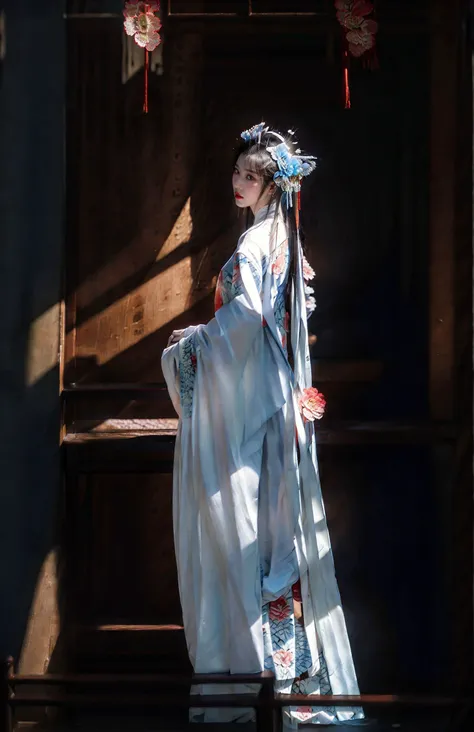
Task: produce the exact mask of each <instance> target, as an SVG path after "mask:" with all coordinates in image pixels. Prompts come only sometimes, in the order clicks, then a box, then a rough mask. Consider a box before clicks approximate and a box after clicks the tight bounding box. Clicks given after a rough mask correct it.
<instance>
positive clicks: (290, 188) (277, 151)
mask: <svg viewBox="0 0 474 732" xmlns="http://www.w3.org/2000/svg"><path fill="white" fill-rule="evenodd" d="M288 134H289V135H291V136H293V135H294V134H295V133H294V131H293V130H288ZM262 135H266V136H267V137H268V136H269V135H272V136H273V137H275V138H276V139H277V140H279V141H280V142H279V143H278V144H276V145H267V146H266V147H265V149H266V150H267V152H269V153H270V155H271V156H272V158H273V160H274V161H275V162H276V164H277V166H278V170H277V172H276V173H275V175H274V176H273V180H274V181H275V183H276V184H277V186H279V187H280V188H281V189H282V191H283V192H284V194H285V199H286V204H287V206H288V207H290V206H292V205H293V202H292V194H293V193H298V192H299V191H300V190H301V181H302V179H303V178H304V176H306V175H309V174H310V173H312V172H313V170H314V169H315V167H316V160H317V158H315V157H314V156H312V155H301V150H300V149H297V150H295V152H294V153H293V152H292V151H291V149H290V147H289V145H288V143H287V142H286V141H285V138H284V137H283V136H282V135H280V133H279V132H275V131H274V130H271V129H270V128H269V127H267V126H266V125H265V122H260V123H259V124H257V125H254V126H253V127H251V128H250V129H248V130H244V131H243V132H242V133H241V135H240V136H241V138H242V139H243V140H245V142H251V141H252V140H255V141H256V142H257V143H258V144H261V141H262Z"/></svg>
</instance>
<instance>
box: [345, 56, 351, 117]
mask: <svg viewBox="0 0 474 732" xmlns="http://www.w3.org/2000/svg"><path fill="white" fill-rule="evenodd" d="M350 108H351V90H350V86H349V51H348V50H347V49H346V50H345V51H344V109H350Z"/></svg>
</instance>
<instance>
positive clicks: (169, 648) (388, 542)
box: [64, 0, 472, 692]
mask: <svg viewBox="0 0 474 732" xmlns="http://www.w3.org/2000/svg"><path fill="white" fill-rule="evenodd" d="M80 5H81V7H80V8H78V4H77V3H74V2H72V3H71V9H70V17H69V20H68V28H69V46H68V49H69V50H68V53H69V67H68V89H69V103H68V115H67V132H68V160H69V163H68V173H67V176H68V194H69V200H68V225H67V231H68V237H67V247H66V289H67V308H66V323H65V348H64V373H65V389H64V405H65V409H64V414H65V430H64V431H65V439H64V445H65V455H66V463H65V464H66V473H65V474H66V480H65V496H66V503H65V505H66V515H67V522H68V523H67V524H66V526H67V536H66V540H65V547H66V552H65V554H66V557H68V558H69V564H66V567H67V569H68V571H67V572H66V573H65V580H64V582H65V588H66V592H65V594H66V610H65V623H66V626H65V627H66V628H69V629H70V631H71V633H70V636H71V638H74V639H75V641H76V645H75V646H74V647H73V646H71V649H72V650H71V659H72V663H75V664H76V665H79V666H80V665H82V666H84V665H91V664H95V665H97V664H98V663H99V661H100V660H101V659H102V661H103V660H104V658H105V657H106V656H107V657H110V656H114V657H115V658H116V657H117V655H118V654H119V653H124V652H126V653H127V654H128V659H129V660H128V663H132V662H136V663H139V664H143V663H144V657H145V655H147V656H148V658H149V660H150V663H155V662H159V661H160V653H161V654H162V655H163V654H164V655H165V656H166V662H167V663H169V662H170V659H171V660H173V659H174V661H175V662H176V664H177V665H180V664H183V663H185V662H186V660H185V659H186V654H185V649H184V645H183V639H182V634H180V631H179V627H180V623H181V615H180V606H179V597H178V592H177V586H176V571H175V565H174V555H173V541H172V523H171V469H172V454H173V436H174V431H175V428H176V418H175V417H176V415H175V414H174V412H173V409H172V406H171V403H170V401H169V399H168V397H167V393H166V390H165V389H164V385H163V376H162V373H161V370H160V356H161V351H162V349H163V347H164V346H165V344H166V341H167V339H168V336H169V334H170V332H171V331H172V330H173V329H174V328H178V327H182V326H185V325H188V324H191V323H198V322H207V321H208V320H209V319H210V318H211V317H212V314H213V313H212V300H213V290H214V286H215V281H216V276H217V274H218V272H219V269H220V267H221V265H222V264H223V263H224V262H225V261H226V259H227V258H228V256H229V255H230V254H231V252H232V251H233V248H234V247H235V242H236V238H237V236H238V234H239V232H240V230H241V227H242V222H241V221H239V219H238V217H237V216H236V212H235V210H234V204H233V200H232V191H231V186H230V175H231V170H232V146H233V143H234V141H235V140H236V137H237V136H238V134H239V133H240V130H242V129H244V128H247V127H249V126H250V125H251V124H253V123H255V122H257V121H259V120H260V119H262V117H263V118H264V119H266V121H267V122H268V123H270V124H271V125H274V126H276V127H277V128H280V129H282V130H286V129H288V128H290V127H294V126H296V127H297V130H298V139H299V142H300V144H301V146H302V147H303V148H304V149H305V150H307V151H309V152H310V153H313V154H316V155H318V157H319V158H320V164H319V168H318V170H317V172H316V173H315V174H314V175H313V176H311V178H310V179H308V182H307V183H306V182H305V186H304V189H303V194H302V198H303V216H304V225H305V229H306V233H307V244H308V251H309V258H310V260H311V263H312V264H313V266H314V268H315V269H316V271H317V280H316V300H317V303H318V308H317V310H316V312H315V314H314V315H313V317H312V318H311V320H310V330H311V353H312V359H313V376H314V382H315V384H316V385H317V386H318V387H319V388H320V389H321V390H322V391H323V392H324V394H325V395H326V398H327V401H328V410H327V416H326V417H325V419H324V420H323V422H322V424H321V425H320V426H318V439H319V456H320V462H321V472H322V482H323V490H324V496H325V501H326V506H327V512H328V520H329V525H330V531H331V536H332V541H333V546H334V553H335V560H336V567H337V575H338V579H339V583H340V588H341V594H342V599H343V603H344V608H345V611H346V617H347V622H348V626H349V632H350V636H351V642H352V645H353V649H354V656H355V661H356V665H357V669H358V674H359V678H360V682H361V687H362V689H363V690H366V691H371V692H376V691H399V690H402V689H406V690H410V691H414V690H434V689H436V688H438V687H440V688H441V687H445V686H446V684H447V683H448V685H449V684H451V685H453V686H455V687H456V688H458V687H459V686H461V685H463V684H464V683H466V682H467V680H468V679H469V678H470V676H471V666H470V659H469V657H468V654H466V653H465V651H464V650H463V643H465V647H466V648H468V647H469V644H468V643H467V642H466V641H467V639H468V638H470V637H471V633H472V627H471V614H470V604H469V600H468V598H469V593H470V591H471V588H472V571H471V570H472V567H471V564H470V563H469V562H467V563H466V561H465V557H467V556H468V555H469V551H470V543H471V539H472V537H471V536H470V533H469V531H470V524H469V520H468V518H469V505H470V503H469V478H468V477H467V476H468V472H469V469H468V468H467V467H466V466H467V465H468V464H469V459H470V458H469V452H470V448H469V437H468V436H469V429H470V428H469V426H468V425H469V417H467V414H468V410H467V409H466V407H465V406H464V407H463V404H464V405H465V401H464V402H463V393H464V394H465V393H466V390H469V389H470V383H469V377H468V374H469V366H467V363H468V359H469V357H468V352H469V343H470V334H469V323H470V308H469V302H470V300H469V297H470V295H469V292H470V284H469V280H468V276H467V274H466V272H467V268H468V266H469V262H470V252H469V234H468V233H467V231H468V229H469V220H470V213H469V210H468V205H469V204H468V203H467V199H466V196H465V194H464V193H463V190H464V189H462V181H463V180H467V178H468V176H469V172H468V162H469V161H466V156H465V155H462V154H461V152H462V151H461V145H460V142H458V141H459V140H460V139H462V137H460V136H462V130H463V129H466V119H468V116H469V115H468V114H467V111H466V110H467V103H466V102H465V101H463V90H464V89H465V87H464V86H463V85H464V84H465V82H466V78H465V68H466V66H465V65H464V62H465V58H464V56H463V48H462V35H461V29H462V23H461V20H462V3H459V4H456V3H453V4H452V5H453V7H452V8H451V9H450V10H449V12H448V11H446V10H443V4H442V3H435V4H430V3H418V4H417V5H416V9H414V8H413V5H412V3H409V2H403V3H402V2H396V3H394V2H389V1H388V0H387V1H386V2H383V0H380V2H379V3H377V13H378V17H379V21H380V28H381V30H380V33H379V36H378V56H379V65H380V67H379V69H378V70H376V71H368V70H364V69H362V68H361V67H360V65H359V66H358V65H354V66H353V67H352V68H351V74H350V81H351V95H352V109H351V110H345V109H344V107H343V103H342V69H341V53H342V49H341V43H340V35H339V34H340V28H339V26H338V25H337V22H336V21H335V17H334V11H333V6H332V3H330V2H324V1H323V0H319V2H310V1H309V0H298V2H296V3H295V2H293V3H291V4H289V3H285V2H276V0H275V1H273V0H272V1H270V0H268V1H267V0H265V1H264V0H255V2H254V3H253V6H252V7H253V12H254V13H257V15H251V16H249V15H248V7H249V6H248V3H247V2H245V3H243V2H239V1H238V0H236V1H235V2H233V3H226V7H227V11H228V13H229V15H226V16H223V17H216V16H212V17H211V16H208V15H206V13H207V12H208V11H215V10H216V8H217V6H219V7H222V3H206V2H203V3H198V4H196V3H193V4H191V5H190V4H189V3H185V2H171V3H169V6H168V12H170V15H166V13H165V12H163V15H164V16H165V17H163V21H164V42H163V45H162V47H161V49H160V53H161V52H162V57H161V61H160V63H159V64H158V70H159V71H160V73H159V74H158V73H156V72H153V73H152V74H151V75H150V79H149V113H148V114H147V115H144V114H143V113H142V95H143V81H144V79H143V71H142V70H141V69H140V67H139V65H138V71H136V72H135V73H132V72H131V71H130V64H129V65H128V66H127V59H126V58H125V59H124V53H125V51H126V48H125V50H124V43H125V41H124V35H123V33H122V28H121V18H120V14H119V10H120V8H119V7H118V6H120V3H115V4H113V3H111V5H112V6H113V7H112V8H111V12H110V14H108V13H103V14H102V15H100V14H99V15H95V16H94V13H90V14H89V15H84V13H83V12H82V13H81V12H80V11H84V3H82V4H80ZM197 5H199V6H200V11H199V12H198V11H196V6H197ZM289 5H291V8H290V9H291V11H292V12H293V13H294V12H295V11H298V10H299V11H300V12H301V13H307V15H304V14H303V15H294V14H293V15H291V14H285V13H286V12H287V11H288V10H289ZM296 6H298V7H296ZM434 6H436V7H434ZM190 7H191V9H192V14H191V15H186V13H187V12H189V9H190ZM433 7H434V10H433ZM430 8H431V12H429V10H430ZM198 10H199V9H198ZM200 13H202V14H200ZM443 13H444V15H443ZM463 125H464V127H463ZM463 176H464V178H463ZM456 196H457V197H456ZM463 425H465V426H464V427H463ZM454 537H456V539H455V540H454ZM469 556H470V555H469ZM461 557H464V560H463V561H464V563H463V564H462V563H461V562H460V559H461ZM461 565H462V566H461ZM447 598H449V599H447ZM453 610H454V611H455V617H456V623H454V622H453ZM164 626H166V631H163V627H164ZM460 628H462V632H461V631H460V630H459V629H460ZM72 631H74V632H72ZM163 633H165V635H164V634H163ZM165 636H166V638H171V641H170V642H169V643H168V642H165V643H164V642H163V641H162V639H163V637H165ZM73 649H74V650H73ZM74 654H75V655H74ZM133 659H135V661H133ZM446 668H449V669H450V671H449V674H448V676H449V682H448V681H447V673H446Z"/></svg>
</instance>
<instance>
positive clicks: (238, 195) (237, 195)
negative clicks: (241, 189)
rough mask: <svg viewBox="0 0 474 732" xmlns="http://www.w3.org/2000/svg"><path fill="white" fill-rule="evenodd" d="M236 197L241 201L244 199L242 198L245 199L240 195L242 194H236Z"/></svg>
mask: <svg viewBox="0 0 474 732" xmlns="http://www.w3.org/2000/svg"><path fill="white" fill-rule="evenodd" d="M235 197H236V198H239V199H242V198H243V196H241V195H240V193H236V194H235Z"/></svg>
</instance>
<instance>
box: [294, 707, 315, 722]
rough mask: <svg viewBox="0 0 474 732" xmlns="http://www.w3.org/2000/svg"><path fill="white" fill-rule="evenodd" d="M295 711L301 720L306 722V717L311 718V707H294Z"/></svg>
mask: <svg viewBox="0 0 474 732" xmlns="http://www.w3.org/2000/svg"><path fill="white" fill-rule="evenodd" d="M295 712H296V713H297V714H298V718H299V719H300V721H301V722H306V720H307V719H311V717H312V716H313V710H312V709H311V707H296V709H295Z"/></svg>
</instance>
